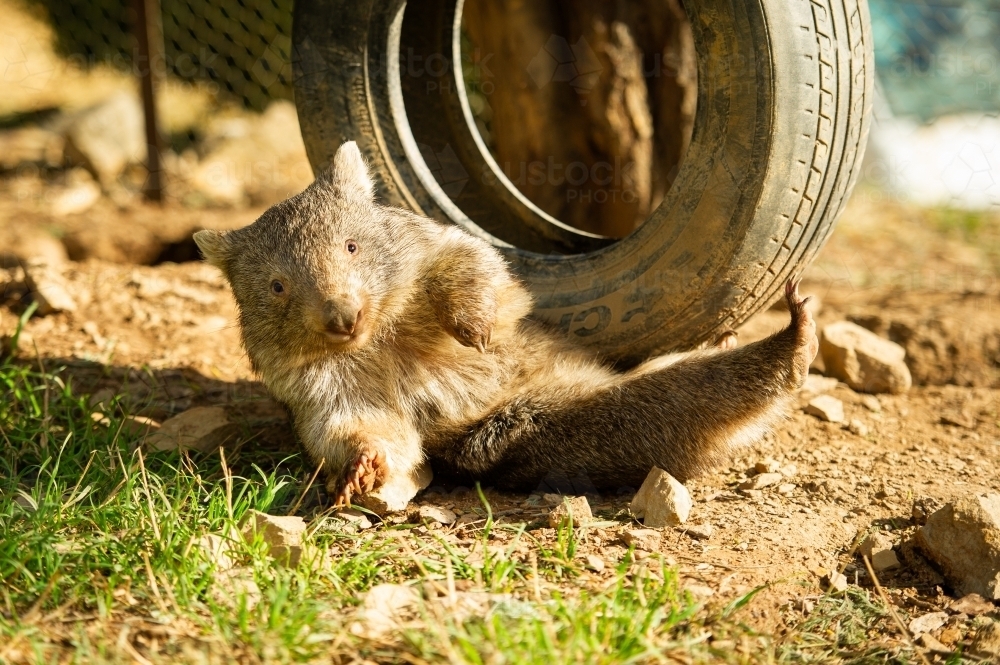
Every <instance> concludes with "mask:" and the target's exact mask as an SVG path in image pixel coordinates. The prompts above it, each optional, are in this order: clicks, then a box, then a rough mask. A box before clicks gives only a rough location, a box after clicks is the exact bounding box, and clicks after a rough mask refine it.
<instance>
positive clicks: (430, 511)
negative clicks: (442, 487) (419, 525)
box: [417, 506, 458, 526]
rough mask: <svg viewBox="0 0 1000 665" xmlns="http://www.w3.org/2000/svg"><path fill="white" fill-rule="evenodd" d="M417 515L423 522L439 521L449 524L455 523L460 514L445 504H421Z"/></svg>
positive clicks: (439, 522)
mask: <svg viewBox="0 0 1000 665" xmlns="http://www.w3.org/2000/svg"><path fill="white" fill-rule="evenodd" d="M417 516H418V517H419V519H420V521H422V522H437V523H438V524H444V525H445V526H448V525H450V524H454V523H455V520H457V519H458V515H456V514H455V513H453V512H452V511H450V510H448V509H447V508H444V507H443V506H420V509H419V510H418V511H417Z"/></svg>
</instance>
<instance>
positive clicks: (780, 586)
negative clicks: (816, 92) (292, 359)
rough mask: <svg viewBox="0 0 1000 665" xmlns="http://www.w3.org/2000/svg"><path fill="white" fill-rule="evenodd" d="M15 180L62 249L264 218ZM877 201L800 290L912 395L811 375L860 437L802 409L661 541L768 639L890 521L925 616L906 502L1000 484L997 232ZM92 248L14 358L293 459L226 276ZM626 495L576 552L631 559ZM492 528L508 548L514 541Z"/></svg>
mask: <svg viewBox="0 0 1000 665" xmlns="http://www.w3.org/2000/svg"><path fill="white" fill-rule="evenodd" d="M19 186H20V187H23V186H25V184H24V183H23V182H17V181H14V180H10V179H8V180H6V181H4V182H3V183H2V185H0V225H3V226H4V228H5V230H6V231H7V232H8V233H14V232H16V231H17V229H19V228H23V229H26V228H28V226H31V227H33V228H35V229H37V228H46V229H49V230H50V231H51V230H53V229H55V230H56V233H55V235H51V238H55V237H56V236H61V237H62V241H61V242H62V244H63V245H64V246H66V247H73V246H74V245H73V242H72V241H69V242H67V239H68V238H73V237H74V235H75V234H80V233H86V232H87V230H88V229H89V230H91V231H93V230H94V229H97V228H100V230H101V233H100V234H96V233H95V234H92V235H93V237H100V238H104V239H105V242H128V241H129V240H130V239H133V240H134V239H135V238H136V237H141V236H142V234H141V233H140V232H139V231H135V229H139V230H142V229H153V230H150V231H149V232H148V236H150V237H152V236H155V235H156V234H157V233H159V234H160V235H161V236H165V235H169V234H171V233H173V234H174V236H172V237H174V240H172V241H170V242H176V241H177V239H178V238H181V239H182V238H183V236H184V235H185V234H186V233H188V232H189V231H190V228H189V227H201V226H239V225H242V224H245V223H248V222H250V221H252V219H253V218H254V217H255V216H256V215H257V214H258V213H259V212H260V210H259V209H254V208H250V209H243V210H228V211H220V210H215V211H212V210H209V211H192V210H190V209H185V208H180V207H170V206H168V207H167V208H165V209H159V208H155V207H150V206H145V205H133V206H131V207H130V208H129V209H127V210H121V209H119V208H117V207H115V206H113V205H110V204H108V205H105V206H103V207H98V208H94V209H91V210H90V211H88V212H87V213H83V214H81V215H78V216H72V215H71V216H68V217H61V218H59V219H45V218H44V214H45V213H44V211H43V210H41V209H40V208H39V207H38V205H37V204H36V202H37V198H31V197H21V198H19V197H17V196H14V195H12V192H13V191H14V188H16V187H19ZM878 198H879V197H878V193H877V192H871V191H866V190H861V191H859V192H858V193H857V195H856V196H855V197H854V199H853V200H852V202H851V204H850V205H849V207H848V209H847V211H846V213H845V215H844V217H843V219H842V221H841V223H840V226H839V227H838V229H837V231H836V232H835V233H834V235H833V237H832V239H831V241H830V243H829V245H828V246H827V247H826V248H825V249H824V251H823V252H822V254H821V256H820V258H819V260H818V261H817V262H816V263H815V264H814V265H813V266H811V267H810V268H809V269H808V271H807V272H806V273H805V281H804V286H803V289H802V290H803V291H804V292H805V293H808V294H814V295H815V296H816V297H817V299H818V301H819V303H818V310H817V311H818V321H819V324H820V326H822V325H824V324H826V323H829V322H832V321H837V320H841V319H845V318H846V319H850V320H853V321H855V322H858V323H860V324H861V325H864V326H866V327H868V328H870V329H872V330H875V331H876V332H878V333H880V334H883V335H885V336H888V337H890V338H892V339H894V340H896V341H898V342H899V343H900V344H902V345H903V346H904V347H905V348H906V349H907V351H908V358H909V360H908V361H909V364H910V368H911V371H912V373H913V376H914V383H915V385H914V387H913V388H912V389H911V390H910V391H909V392H908V393H907V394H904V395H897V396H887V395H880V396H877V397H874V396H863V395H860V394H857V393H855V392H853V391H852V390H850V389H849V388H848V387H847V386H846V385H844V384H842V383H841V384H836V383H835V382H827V384H826V385H824V383H823V381H822V379H821V378H820V376H821V375H820V373H819V372H820V371H821V370H822V367H821V364H817V367H816V368H815V369H814V371H816V374H815V376H813V377H812V378H811V379H810V381H809V382H807V384H806V388H805V389H803V391H802V392H801V393H800V402H801V404H800V406H801V405H804V404H805V402H806V401H808V399H809V398H811V397H812V396H813V395H815V394H816V392H825V393H828V394H830V395H833V396H834V397H837V398H838V399H840V400H842V401H843V403H844V408H845V423H850V424H851V425H850V427H848V426H846V425H842V424H833V423H827V422H821V421H820V420H819V419H818V418H816V417H814V416H811V415H807V414H806V413H804V412H803V411H802V410H801V408H800V409H796V410H795V411H793V413H792V414H791V416H790V418H789V420H788V421H787V422H786V423H784V424H783V425H782V426H780V427H779V428H778V429H777V430H776V431H775V432H774V433H773V435H770V436H768V437H767V438H766V440H764V441H762V442H760V443H759V444H758V445H757V446H756V447H755V448H754V449H752V450H747V451H746V452H745V454H744V455H742V456H741V457H740V458H739V459H736V460H734V461H733V462H732V464H731V465H730V466H729V467H728V468H721V469H718V470H717V471H716V472H715V473H712V474H709V475H707V476H705V477H703V478H700V479H698V480H696V481H694V482H691V483H690V484H689V489H690V490H691V493H692V496H693V498H694V501H695V503H694V509H693V511H692V514H691V517H690V520H689V522H688V525H699V526H700V525H705V524H707V525H711V527H712V531H713V532H712V533H711V535H710V537H709V538H707V539H705V538H704V537H703V536H704V534H698V536H697V537H693V536H692V535H690V534H688V533H687V531H686V529H685V528H683V527H682V528H677V529H667V530H666V531H665V532H664V536H663V541H662V543H661V545H660V547H659V550H660V552H662V553H663V555H664V556H665V557H666V559H667V561H669V562H673V563H675V564H676V565H677V566H679V569H680V571H681V575H682V578H683V580H684V584H685V586H686V587H687V588H688V589H689V590H691V591H692V592H693V593H695V594H696V595H700V596H702V597H705V598H707V599H708V600H709V601H710V602H720V603H721V602H728V601H730V600H732V599H733V598H736V597H738V596H740V595H741V594H744V593H746V592H747V591H749V590H751V589H753V588H754V587H757V586H759V585H762V584H768V585H770V586H769V587H768V588H767V589H766V590H765V591H764V592H762V593H760V594H758V595H757V597H756V598H755V599H754V601H753V603H752V604H751V605H750V606H749V608H748V615H746V617H745V618H747V620H748V622H749V623H750V624H751V625H752V626H753V627H755V628H756V629H758V630H761V631H764V632H767V633H771V634H776V635H780V634H781V633H782V631H783V630H786V629H787V628H788V627H789V626H792V625H794V624H795V623H796V622H798V621H800V620H801V619H802V617H803V616H804V615H805V614H806V613H808V612H809V611H810V608H811V607H812V603H814V602H815V600H816V599H817V598H818V597H819V594H820V593H821V578H822V577H823V576H824V575H826V574H827V573H829V572H830V571H831V569H840V570H843V571H844V573H845V574H846V575H847V577H848V580H849V581H850V582H852V583H854V582H857V583H859V584H861V585H862V586H870V580H868V579H867V574H866V572H865V569H864V567H863V566H862V564H861V563H860V561H859V560H858V559H856V558H855V557H853V556H852V555H851V553H852V551H853V548H854V547H855V546H856V544H857V541H858V539H859V536H862V535H864V534H865V533H866V532H867V531H868V530H870V529H872V528H873V527H878V528H881V529H883V530H886V531H887V532H888V533H889V535H890V536H891V537H892V539H893V540H894V542H895V543H896V544H897V550H898V551H899V553H900V555H901V559H902V566H901V567H899V568H897V569H895V570H889V571H885V572H884V573H883V574H881V575H880V578H881V583H882V585H883V586H884V587H885V588H886V589H887V592H888V593H889V594H890V596H891V597H892V598H893V602H894V603H895V604H897V605H898V606H899V607H901V608H904V609H906V610H907V611H909V612H910V613H914V614H919V613H921V612H924V611H931V610H937V609H943V608H944V607H945V606H946V605H947V604H948V603H949V602H951V600H952V599H951V598H950V597H949V594H950V593H951V590H950V589H949V588H948V586H947V585H946V583H945V582H944V580H943V579H942V578H941V577H940V576H939V575H938V573H937V572H935V571H934V569H933V568H932V567H931V566H930V565H928V563H927V562H926V561H925V560H924V559H923V558H922V557H921V556H920V554H919V553H918V552H917V551H915V549H914V548H913V546H912V545H910V544H909V541H910V537H911V535H912V533H913V531H914V529H915V525H914V522H913V520H912V519H911V515H912V509H913V505H914V502H928V501H929V502H930V503H929V504H928V505H938V504H940V503H941V502H945V501H949V500H951V499H954V498H957V497H959V496H963V495H970V494H973V493H977V492H983V491H989V490H992V491H1000V477H998V474H997V473H996V469H997V468H998V464H1000V419H998V415H997V405H998V401H997V397H998V394H1000V385H998V375H997V371H996V368H997V365H998V361H1000V317H997V315H996V302H997V297H998V296H1000V285H998V284H997V281H996V277H995V275H996V272H995V263H994V258H995V257H994V256H993V253H992V247H993V242H992V240H993V238H994V231H993V229H994V228H1000V226H993V225H994V224H995V221H996V220H992V219H990V218H984V219H979V218H977V220H978V221H976V223H975V224H974V225H972V226H974V228H972V227H970V225H969V224H967V223H964V222H963V223H956V222H955V220H954V219H952V217H949V216H948V214H945V213H932V212H928V211H921V210H917V209H913V208H911V207H908V206H906V205H904V204H900V203H894V202H880V201H878ZM961 219H963V220H964V219H965V218H964V217H962V218H961ZM960 221H961V220H960ZM129 229H132V230H133V231H132V232H129ZM171 229H172V230H171ZM177 229H180V230H177ZM970 229H971V230H970ZM25 232H27V231H25ZM168 240H169V239H168ZM88 251H90V254H91V256H89V257H88V256H87V251H82V250H81V253H79V254H76V256H77V257H78V258H83V259H84V260H82V261H72V260H69V261H67V262H66V263H64V264H63V268H62V272H63V275H64V277H65V279H66V282H67V290H68V292H69V293H70V295H71V296H72V297H73V299H74V300H75V301H76V304H77V309H76V311H73V312H64V313H59V314H53V315H49V316H36V317H33V318H31V319H30V320H28V321H27V324H26V326H25V328H24V333H23V334H22V337H21V340H20V346H21V348H22V353H28V351H26V350H30V354H29V355H31V356H34V355H35V354H36V353H37V356H38V357H39V358H40V359H41V362H43V363H45V364H56V363H62V364H67V365H68V366H69V367H70V370H71V371H70V374H71V376H72V377H73V381H74V382H75V383H76V385H77V387H78V388H80V389H82V390H84V391H85V392H91V393H96V394H98V397H96V398H95V399H98V400H99V399H100V395H101V394H104V395H107V394H110V392H109V391H113V392H115V393H123V394H125V395H127V396H128V398H127V399H126V400H125V401H124V402H123V405H124V406H123V408H124V409H126V410H127V411H130V412H131V413H133V414H139V415H145V416H147V417H150V418H153V419H154V420H157V421H162V420H164V419H166V418H169V417H170V416H171V415H175V414H177V413H180V412H181V411H184V410H186V409H188V408H190V407H192V406H201V405H217V404H218V405H228V406H231V407H233V408H239V409H241V410H242V411H243V412H244V413H247V414H249V415H251V416H253V415H254V414H257V415H259V416H261V418H260V422H261V423H266V426H262V427H264V430H266V432H265V434H266V436H263V435H262V440H264V439H266V440H267V441H269V442H271V443H275V442H276V445H281V446H286V447H288V448H289V449H293V448H294V440H293V437H292V435H291V433H290V431H289V428H288V426H287V423H286V422H284V420H283V417H282V415H281V413H280V410H276V409H275V405H274V404H273V403H271V402H270V401H269V400H268V399H267V398H266V394H265V392H264V390H263V389H262V388H261V387H260V386H259V385H258V384H255V383H253V377H252V375H251V373H250V370H249V367H248V364H247V361H246V358H245V356H244V354H243V352H242V350H241V349H240V344H239V336H238V332H237V330H236V327H235V315H236V311H235V307H234V303H233V299H232V297H231V295H230V293H229V290H228V287H227V286H226V285H225V284H224V282H223V280H222V278H221V276H220V275H219V274H218V272H217V271H216V270H214V269H212V268H211V267H209V266H207V265H205V264H203V263H201V262H193V261H188V262H182V263H173V262H169V261H168V262H165V263H161V264H159V265H155V266H150V265H136V264H129V263H116V262H112V261H109V260H107V259H108V258H109V257H110V258H112V259H113V258H115V254H114V253H113V252H107V251H106V250H101V249H100V248H98V249H97V250H88ZM161 251H162V247H161ZM102 252H104V253H103V254H102ZM128 253H129V252H128V251H123V252H122V255H124V256H127V255H128ZM70 255H74V253H73V252H72V251H71V252H70ZM94 255H97V256H104V257H105V258H93V256H94ZM140 255H141V256H147V255H151V252H147V253H146V254H145V255H143V254H140ZM181 258H189V257H185V256H182V257H181ZM8 265H9V266H11V267H8V268H5V269H0V292H2V293H3V295H4V302H3V306H2V307H0V335H10V334H12V333H13V332H14V330H15V327H16V325H17V321H18V317H19V316H20V314H21V313H22V311H23V305H22V303H21V299H22V297H24V296H25V294H26V287H25V286H24V284H23V281H22V280H23V275H22V272H21V270H20V268H18V267H17V266H16V265H11V264H8ZM785 317H786V314H785V313H784V312H782V311H781V309H780V307H776V308H772V309H771V310H769V311H766V312H763V313H761V314H760V315H758V316H757V317H755V318H754V319H753V320H751V321H750V322H749V323H747V324H746V325H745V326H744V327H743V328H742V329H741V331H740V332H741V336H740V341H741V343H745V342H747V341H750V340H752V339H755V338H758V337H760V336H762V335H765V334H767V333H769V332H771V331H773V330H775V329H777V328H778V327H780V326H781V325H783V323H784V321H785ZM261 445H264V444H263V443H261ZM772 461H773V464H772V466H773V467H776V468H778V469H780V473H781V474H783V476H784V477H785V478H784V480H783V482H782V483H780V484H778V485H776V486H771V487H767V488H765V489H762V490H739V489H737V486H738V485H739V483H740V482H742V481H744V480H746V479H747V478H748V477H750V476H752V475H753V473H754V472H753V467H754V465H755V464H756V463H765V464H768V463H771V462H772ZM487 496H488V497H489V499H490V501H491V503H492V506H493V510H494V515H495V516H497V517H498V518H499V521H500V522H504V521H507V522H511V523H516V522H527V523H529V529H531V530H532V531H533V535H534V537H536V538H539V539H541V540H542V541H544V540H545V539H551V538H554V537H555V532H554V530H552V529H548V528H547V526H546V525H545V517H544V516H545V515H546V514H547V512H548V510H549V506H548V505H547V504H546V501H545V498H544V497H542V496H540V495H537V494H533V495H517V494H502V493H497V492H493V491H489V492H488V493H487ZM631 498H632V493H631V492H630V491H627V490H622V491H621V492H620V493H612V494H605V495H601V496H592V497H590V499H591V505H592V508H593V510H594V512H595V515H598V516H599V517H600V518H602V519H605V520H611V519H613V518H616V517H617V518H619V519H618V521H611V522H607V521H606V522H603V523H599V524H603V526H601V527H594V528H590V529H587V530H586V533H585V536H584V539H583V542H582V546H581V555H585V554H595V555H597V556H599V557H601V558H602V559H603V560H605V561H607V562H609V563H612V562H616V561H619V560H620V559H621V558H622V557H623V556H624V555H625V553H626V551H627V548H626V546H625V545H624V544H623V543H622V541H621V537H620V532H621V531H622V529H623V528H624V527H625V526H627V524H626V523H624V522H623V521H622V520H621V519H620V518H621V516H622V515H623V514H626V515H627V512H626V511H627V509H628V503H629V501H630V500H631ZM417 502H418V503H428V504H433V505H443V506H445V507H448V508H450V509H452V510H453V511H454V512H455V513H457V514H459V516H460V518H459V523H458V524H459V526H457V527H452V528H450V530H448V531H447V533H445V534H444V536H445V537H446V538H447V539H449V540H452V541H453V542H455V543H456V544H462V542H463V540H467V544H468V545H469V546H471V545H472V543H474V542H476V541H475V537H474V536H472V535H470V534H472V533H473V532H472V531H471V530H470V529H471V527H473V526H474V525H475V523H476V520H477V519H479V517H478V515H477V512H476V509H477V507H479V505H480V503H479V499H478V497H477V496H476V494H475V493H474V492H470V491H469V490H468V488H462V487H459V488H455V487H442V486H438V485H432V487H430V488H429V489H428V490H426V491H425V492H423V493H422V494H421V495H420V496H418V498H417ZM462 516H467V517H465V518H464V519H463V517H462ZM386 517H387V519H388V520H390V521H392V520H394V519H396V518H394V517H392V516H386ZM494 533H495V536H494V537H495V538H496V539H498V541H499V542H498V544H502V540H503V539H504V537H505V536H504V532H503V531H502V530H497V531H495V532H494ZM525 546H527V545H525ZM994 614H996V612H995V611H994ZM971 620H972V618H971V617H969V616H966V615H964V614H953V615H952V619H951V620H950V621H949V622H948V623H947V624H946V625H945V626H944V627H942V628H939V629H938V630H937V631H935V637H937V638H938V639H939V640H940V641H941V642H943V643H945V644H946V645H947V646H960V645H961V644H962V643H963V641H964V640H968V638H969V634H970V631H971V630H972V628H971V627H970V626H971V624H970V623H969V622H970V621H971ZM890 632H891V631H890ZM887 639H888V638H887ZM893 639H897V640H898V639H900V636H899V635H896V636H895V637H894V638H893Z"/></svg>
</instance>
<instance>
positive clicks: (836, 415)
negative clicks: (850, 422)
mask: <svg viewBox="0 0 1000 665" xmlns="http://www.w3.org/2000/svg"><path fill="white" fill-rule="evenodd" d="M804 411H805V412H806V413H808V414H809V415H811V416H816V417H817V418H819V419H820V420H825V421H827V422H828V423H842V422H844V403H843V402H841V401H840V400H839V399H837V398H836V397H832V396H830V395H819V396H818V397H813V398H812V399H811V400H809V403H808V404H806V408H805V409H804Z"/></svg>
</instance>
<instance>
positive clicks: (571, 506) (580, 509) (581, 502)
mask: <svg viewBox="0 0 1000 665" xmlns="http://www.w3.org/2000/svg"><path fill="white" fill-rule="evenodd" d="M593 519H594V514H593V513H592V512H591V511H590V503H588V502H587V497H585V496H574V497H565V498H564V499H563V501H562V503H560V504H559V505H558V506H556V507H555V508H553V509H552V510H550V511H549V526H550V527H551V528H553V529H558V528H559V527H560V526H561V525H563V524H566V523H568V522H569V520H572V523H573V525H575V526H580V525H583V524H586V523H587V522H590V521H591V520H593Z"/></svg>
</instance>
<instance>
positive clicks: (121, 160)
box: [66, 91, 146, 189]
mask: <svg viewBox="0 0 1000 665" xmlns="http://www.w3.org/2000/svg"><path fill="white" fill-rule="evenodd" d="M144 122H145V120H144V117H143V112H142V105H141V104H140V103H139V97H138V95H136V94H135V93H133V92H126V91H120V92H117V93H115V94H113V95H111V96H110V97H108V98H107V99H106V100H104V101H103V102H100V103H98V104H95V105H94V106H91V107H90V108H87V109H84V110H83V111H81V112H80V113H78V114H77V115H76V116H75V117H74V118H73V119H72V120H71V121H70V124H69V126H68V127H67V129H66V154H67V155H68V156H69V157H70V159H71V160H73V161H75V162H77V163H80V164H83V165H85V166H86V167H87V168H89V169H90V170H91V171H93V172H94V173H95V174H96V175H97V177H98V179H99V180H100V182H101V185H102V186H103V187H104V188H105V189H108V188H109V187H112V186H113V185H114V184H115V181H116V180H117V178H118V176H119V175H121V174H122V172H123V171H124V170H125V167H127V166H128V165H129V164H139V163H142V161H143V160H145V159H146V135H145V129H144Z"/></svg>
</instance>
